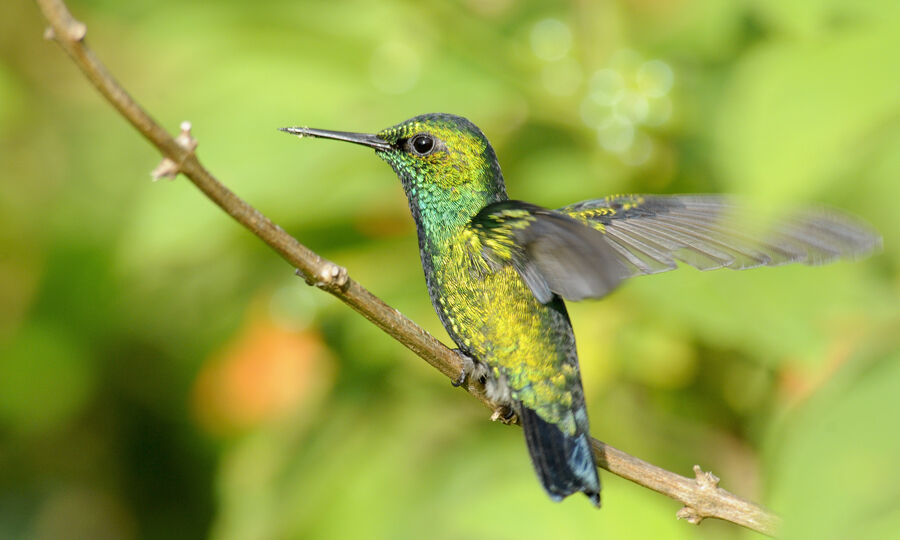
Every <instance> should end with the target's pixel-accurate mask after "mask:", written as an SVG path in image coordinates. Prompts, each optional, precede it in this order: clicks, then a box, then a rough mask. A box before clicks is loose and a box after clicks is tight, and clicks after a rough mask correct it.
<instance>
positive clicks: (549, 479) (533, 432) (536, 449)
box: [517, 403, 600, 507]
mask: <svg viewBox="0 0 900 540" xmlns="http://www.w3.org/2000/svg"><path fill="white" fill-rule="evenodd" d="M517 412H518V415H519V421H520V422H521V424H522V429H523V430H524V431H525V441H526V443H527V444H528V452H529V453H530V454H531V462H532V463H533V464H534V470H535V471H536V472H537V475H538V478H540V480H541V484H543V486H544V489H545V490H547V493H548V494H549V495H550V498H551V499H553V500H554V501H557V502H558V501H561V500H563V498H564V497H567V496H569V495H571V494H573V493H577V492H579V491H582V492H584V494H585V495H587V497H588V498H589V499H590V500H591V502H593V503H594V505H596V506H598V507H599V506H600V478H599V477H598V476H597V466H596V465H595V463H594V455H593V453H592V452H591V441H590V437H589V436H588V434H587V433H586V432H583V431H580V430H579V432H578V433H576V434H575V435H566V434H565V433H563V432H562V431H561V430H560V429H559V428H558V427H556V426H555V425H553V424H551V423H549V422H546V421H544V420H543V419H542V418H541V417H540V416H538V414H537V413H536V412H535V411H533V410H531V409H529V408H527V407H525V406H523V405H522V404H521V403H519V404H518V411H517Z"/></svg>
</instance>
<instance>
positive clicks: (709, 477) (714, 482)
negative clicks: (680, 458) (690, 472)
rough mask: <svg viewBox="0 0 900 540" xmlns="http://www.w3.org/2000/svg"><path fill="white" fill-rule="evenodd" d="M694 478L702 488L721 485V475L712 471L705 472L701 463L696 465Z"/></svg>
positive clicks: (712, 487) (713, 487)
mask: <svg viewBox="0 0 900 540" xmlns="http://www.w3.org/2000/svg"><path fill="white" fill-rule="evenodd" d="M694 479H695V480H696V481H697V485H698V486H700V489H707V490H709V489H717V488H718V487H719V477H718V476H716V475H714V474H713V473H712V472H709V471H707V472H703V469H701V468H700V465H694Z"/></svg>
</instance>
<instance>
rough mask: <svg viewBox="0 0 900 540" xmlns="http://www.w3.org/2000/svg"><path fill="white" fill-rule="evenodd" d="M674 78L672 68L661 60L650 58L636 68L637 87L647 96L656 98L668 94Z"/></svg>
mask: <svg viewBox="0 0 900 540" xmlns="http://www.w3.org/2000/svg"><path fill="white" fill-rule="evenodd" d="M674 80H675V75H674V73H673V72H672V68H671V67H669V64H667V63H665V62H663V61H662V60H650V61H648V62H644V63H643V64H641V67H640V68H638V72H637V87H638V90H639V91H640V92H641V93H642V94H644V95H645V96H647V97H652V98H658V97H662V96H664V95H666V94H668V93H669V90H671V89H672V83H673V81H674Z"/></svg>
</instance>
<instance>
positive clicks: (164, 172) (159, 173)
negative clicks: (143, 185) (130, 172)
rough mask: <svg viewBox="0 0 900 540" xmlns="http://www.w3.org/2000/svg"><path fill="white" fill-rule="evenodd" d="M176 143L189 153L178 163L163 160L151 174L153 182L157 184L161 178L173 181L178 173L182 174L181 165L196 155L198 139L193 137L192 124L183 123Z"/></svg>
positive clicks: (167, 159)
mask: <svg viewBox="0 0 900 540" xmlns="http://www.w3.org/2000/svg"><path fill="white" fill-rule="evenodd" d="M175 142H176V143H178V146H180V147H182V148H184V149H185V150H187V153H186V154H185V155H184V157H183V158H182V159H181V161H180V162H178V163H176V162H175V161H174V160H172V159H171V158H167V157H165V158H163V160H162V161H161V162H160V163H159V165H157V166H156V168H155V169H153V172H151V173H150V176H151V177H152V178H153V181H154V182H156V181H157V180H159V179H160V178H168V179H169V180H173V179H174V178H175V177H176V176H178V173H179V172H181V165H182V164H183V163H184V160H185V159H187V158H188V156H190V155H192V154H193V153H194V150H196V148H197V139H195V138H194V136H193V135H191V123H190V122H187V121H184V122H182V123H181V133H179V134H178V136H177V137H175Z"/></svg>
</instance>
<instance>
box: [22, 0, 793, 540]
mask: <svg viewBox="0 0 900 540" xmlns="http://www.w3.org/2000/svg"><path fill="white" fill-rule="evenodd" d="M36 2H37V4H38V5H39V6H40V8H41V11H42V12H43V13H44V16H45V17H46V18H47V20H48V21H49V22H50V27H49V28H48V29H47V31H46V32H45V37H46V38H47V39H53V40H55V41H56V42H57V43H59V45H60V46H61V47H62V48H63V50H64V51H65V52H66V53H67V54H68V55H69V56H70V57H71V58H72V60H73V61H74V62H75V64H76V65H77V66H78V67H79V68H80V69H81V71H82V72H83V73H84V75H85V76H86V77H87V78H88V80H90V82H91V84H93V85H94V87H96V88H97V90H99V91H100V93H101V94H103V97H105V98H106V100H107V101H109V102H110V104H112V106H113V107H115V108H116V110H118V111H119V113H120V114H121V115H122V116H123V117H124V118H125V119H126V120H128V121H129V122H130V123H131V124H132V125H133V126H134V127H135V129H137V130H138V131H139V132H140V133H141V135H143V136H144V138H146V139H147V140H148V141H150V143H151V144H153V145H154V146H155V147H156V148H157V149H158V150H159V152H160V153H161V154H162V156H163V161H162V163H160V165H159V167H157V168H156V169H155V170H154V172H153V176H154V178H160V177H164V176H165V177H174V176H176V175H177V174H178V173H181V174H184V175H185V176H186V177H187V178H188V179H189V180H190V181H191V182H192V183H193V184H194V185H195V186H197V188H199V189H200V191H202V192H203V193H204V194H205V195H206V196H207V197H208V198H209V199H210V200H212V201H213V202H214V203H216V204H217V205H218V206H219V207H220V208H222V210H224V211H225V212H227V213H228V215H230V216H231V217H232V218H234V219H235V220H236V221H237V222H238V223H240V224H241V225H243V226H244V227H246V228H247V229H249V230H250V231H251V232H252V233H253V234H255V235H256V236H258V237H259V238H260V239H261V240H262V241H263V242H265V243H266V244H268V245H269V247H271V248H272V249H274V250H275V251H277V252H278V253H279V254H280V255H281V257H282V258H284V259H285V260H286V261H287V262H289V263H290V264H291V265H293V266H294V267H296V268H297V273H298V274H299V275H301V276H303V277H304V278H305V279H306V282H307V283H308V284H310V285H314V286H316V287H318V288H320V289H322V290H324V291H327V292H329V293H331V294H332V295H334V296H335V297H337V298H338V299H340V300H341V301H342V302H344V303H345V304H347V305H348V306H350V307H351V308H353V309H354V310H356V311H357V312H358V313H360V314H361V315H362V316H363V317H365V318H366V319H368V320H369V321H371V322H372V323H373V324H375V325H376V326H378V327H379V328H381V329H382V330H384V331H385V332H386V333H387V334H388V335H390V336H391V337H393V338H394V339H396V340H397V341H399V342H400V343H402V344H403V345H405V346H406V347H407V348H409V349H410V350H411V351H413V352H414V353H416V354H417V355H419V356H420V357H422V358H423V359H424V360H425V361H426V362H428V363H429V364H430V365H431V366H432V367H434V368H435V369H437V370H438V371H440V372H441V373H442V374H444V375H445V376H446V377H449V378H450V379H451V380H457V379H458V378H459V376H460V373H461V371H462V369H463V363H462V360H461V359H460V357H459V356H457V355H456V354H455V353H454V352H453V351H451V350H450V349H448V348H447V347H446V346H444V345H443V344H442V343H441V342H439V341H438V340H437V339H435V338H434V337H433V336H432V335H431V334H429V333H428V332H426V331H425V330H423V329H422V328H421V327H419V326H418V325H416V324H415V323H414V322H412V321H411V320H409V319H408V318H406V317H405V316H404V315H402V314H401V313H400V312H399V311H397V310H396V309H394V308H392V307H390V306H388V305H387V304H385V303H384V302H383V301H382V300H381V299H379V298H378V297H376V296H375V295H373V294H372V293H370V292H369V291H368V290H366V289H365V288H364V287H363V286H362V285H360V284H359V283H357V282H355V281H353V280H352V279H350V277H349V276H348V275H347V271H346V270H345V269H344V268H342V267H340V266H338V265H336V264H334V263H333V262H331V261H328V260H326V259H324V258H322V257H320V256H319V255H317V254H316V253H314V252H313V251H311V250H310V249H309V248H307V247H306V246H304V245H303V244H301V243H300V242H298V241H297V240H296V239H295V238H293V237H292V236H290V235H289V234H287V233H286V232H284V230H282V229H281V228H280V227H279V226H278V225H275V224H274V223H273V222H272V221H271V220H269V219H268V218H267V217H266V216H264V215H262V214H261V213H260V212H259V211H257V210H256V209H255V208H253V207H252V206H250V205H249V204H247V203H246V202H244V201H243V200H242V199H240V198H239V197H237V196H236V195H235V194H234V193H232V192H231V191H230V190H229V189H228V188H226V187H225V186H224V185H223V184H222V183H221V182H219V181H218V180H217V179H216V178H215V177H214V176H213V175H212V174H211V173H210V172H209V171H208V170H206V168H204V167H203V165H201V164H200V162H199V160H198V159H197V157H196V155H195V154H194V148H195V147H196V145H197V143H196V141H195V140H194V139H193V138H192V137H191V134H190V124H189V123H187V122H185V123H183V124H182V126H181V128H182V131H181V134H180V135H178V136H177V137H175V138H173V137H171V136H170V135H169V134H168V133H167V132H166V131H165V130H164V129H163V128H162V127H160V125H159V124H157V123H156V122H155V121H154V120H153V118H151V117H150V115H149V114H147V112H146V111H144V110H143V109H142V108H141V107H140V106H139V105H138V104H137V103H136V102H135V101H134V100H133V99H132V98H131V96H129V95H128V93H127V92H126V91H125V90H124V89H123V88H122V87H121V86H120V85H119V84H118V83H117V82H116V80H115V79H114V78H113V77H112V75H111V74H110V73H109V72H108V71H107V70H106V68H105V67H104V66H103V64H101V63H100V61H99V60H97V58H96V57H95V56H94V54H93V52H92V51H91V50H90V49H89V48H88V47H87V45H86V44H85V42H84V38H85V35H86V33H87V27H86V26H85V25H84V24H83V23H81V22H79V21H77V20H75V19H74V18H73V17H72V15H71V13H69V10H68V8H67V7H66V5H65V3H64V2H63V1H61V0H36ZM465 389H466V390H467V391H468V392H469V393H470V394H472V395H473V396H475V397H476V398H478V399H479V400H480V401H481V402H482V403H484V404H485V405H487V406H488V407H489V408H491V409H492V410H493V409H494V408H495V406H494V405H493V404H492V403H491V402H490V400H488V399H487V396H486V395H485V391H484V387H483V386H482V385H481V384H479V383H478V381H467V382H466V384H465ZM592 445H593V450H594V456H595V457H596V459H597V463H598V465H599V466H600V467H601V468H603V469H606V470H607V471H609V472H611V473H613V474H616V475H618V476H621V477H622V478H625V479H627V480H631V481H632V482H634V483H636V484H639V485H641V486H644V487H647V488H649V489H652V490H654V491H656V492H658V493H661V494H663V495H666V496H668V497H671V498H672V499H675V500H676V501H679V502H680V503H682V504H683V505H684V507H683V508H682V509H681V510H679V511H678V513H677V517H679V518H683V519H686V520H687V521H688V522H690V523H694V524H699V523H700V522H701V521H702V520H703V519H704V518H718V519H723V520H726V521H731V522H732V523H736V524H738V525H742V526H744V527H747V528H749V529H752V530H755V531H758V532H761V533H763V534H767V535H770V536H771V535H774V534H775V531H776V529H777V528H778V525H779V521H780V520H779V518H778V517H777V516H775V515H774V514H772V513H770V512H769V511H767V510H766V509H764V508H762V507H761V506H760V505H758V504H755V503H753V502H750V501H747V500H745V499H742V498H740V497H738V496H736V495H733V494H731V493H729V492H727V491H725V490H724V489H722V488H719V487H718V481H719V479H718V478H716V477H715V475H713V474H712V473H708V472H703V471H701V470H700V467H699V466H696V465H695V466H694V473H695V478H686V477H684V476H681V475H678V474H675V473H673V472H669V471H666V470H664V469H661V468H659V467H657V466H655V465H652V464H650V463H647V462H645V461H642V460H640V459H638V458H636V457H634V456H631V455H629V454H626V453H625V452H622V451H621V450H617V449H615V448H613V447H611V446H609V445H607V444H605V443H603V442H601V441H598V440H596V439H593V440H592Z"/></svg>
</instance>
